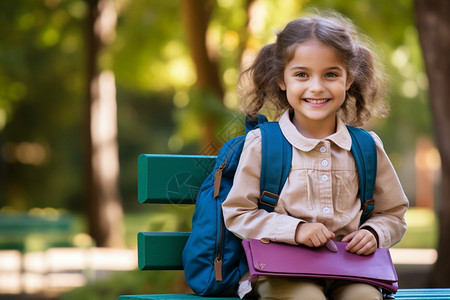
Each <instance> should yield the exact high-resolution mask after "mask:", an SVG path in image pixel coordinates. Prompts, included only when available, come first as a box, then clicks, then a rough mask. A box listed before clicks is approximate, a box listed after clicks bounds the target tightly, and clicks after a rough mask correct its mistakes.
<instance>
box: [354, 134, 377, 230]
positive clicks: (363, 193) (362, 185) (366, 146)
mask: <svg viewBox="0 0 450 300" xmlns="http://www.w3.org/2000/svg"><path fill="white" fill-rule="evenodd" d="M347 129H348V132H349V133H350V136H351V137H352V149H351V151H352V154H353V157H354V158H355V162H356V168H357V169H358V177H359V195H360V198H361V209H362V210H363V213H362V216H361V221H360V223H361V224H362V223H364V222H365V221H366V220H367V218H368V216H369V215H370V213H371V212H372V211H373V209H374V206H375V201H374V200H373V192H374V189H375V179H376V177H377V147H376V144H375V141H374V139H373V138H372V136H371V135H370V133H369V132H367V131H366V130H364V129H361V128H355V127H352V126H347Z"/></svg>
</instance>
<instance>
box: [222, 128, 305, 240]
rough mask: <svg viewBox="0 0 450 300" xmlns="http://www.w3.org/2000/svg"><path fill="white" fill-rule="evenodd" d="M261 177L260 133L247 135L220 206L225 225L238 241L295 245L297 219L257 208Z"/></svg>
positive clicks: (255, 131)
mask: <svg viewBox="0 0 450 300" xmlns="http://www.w3.org/2000/svg"><path fill="white" fill-rule="evenodd" d="M260 174H261V131H260V130H259V129H257V130H253V131H251V132H249V133H248V134H247V137H246V140H245V144H244V148H243V151H242V154H241V158H240V161H239V165H238V168H237V170H236V174H235V177H234V181H233V186H232V188H231V190H230V192H229V194H228V197H227V198H226V199H225V201H224V202H223V204H222V210H223V216H224V221H225V226H226V227H227V229H228V230H230V231H231V232H233V233H234V234H235V235H236V236H238V237H239V238H241V239H250V238H253V239H261V238H267V239H269V240H271V241H277V242H284V243H289V244H295V232H296V229H297V226H298V224H299V223H300V222H301V220H300V219H297V218H294V217H292V216H289V215H286V214H280V213H277V212H270V213H269V212H267V211H266V210H264V209H259V208H258V200H259V197H260Z"/></svg>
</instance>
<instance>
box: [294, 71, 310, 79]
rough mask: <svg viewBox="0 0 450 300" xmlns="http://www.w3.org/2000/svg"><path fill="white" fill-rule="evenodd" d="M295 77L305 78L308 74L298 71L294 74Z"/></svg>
mask: <svg viewBox="0 0 450 300" xmlns="http://www.w3.org/2000/svg"><path fill="white" fill-rule="evenodd" d="M295 77H301V78H306V77H308V75H307V74H306V73H303V72H300V73H297V74H295Z"/></svg>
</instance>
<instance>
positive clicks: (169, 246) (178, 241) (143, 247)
mask: <svg viewBox="0 0 450 300" xmlns="http://www.w3.org/2000/svg"><path fill="white" fill-rule="evenodd" d="M189 234H190V233H189V232H139V233H138V266H139V269H140V270H182V269H183V265H182V263H181V254H182V252H183V248H184V245H185V244H186V241H187V239H188V237H189Z"/></svg>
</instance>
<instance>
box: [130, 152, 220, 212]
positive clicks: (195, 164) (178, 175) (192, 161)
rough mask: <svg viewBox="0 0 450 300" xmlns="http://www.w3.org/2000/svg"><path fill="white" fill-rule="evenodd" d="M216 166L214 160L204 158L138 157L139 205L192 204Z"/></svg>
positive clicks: (149, 155)
mask: <svg viewBox="0 0 450 300" xmlns="http://www.w3.org/2000/svg"><path fill="white" fill-rule="evenodd" d="M215 162H216V157H215V156H205V155H159V154H141V155H139V157H138V200H139V202H141V203H162V204H193V203H195V197H196V196H197V193H198V190H199V188H200V186H201V184H202V183H203V181H204V180H205V178H206V176H208V174H209V173H211V171H212V169H213V168H214V164H215Z"/></svg>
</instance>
